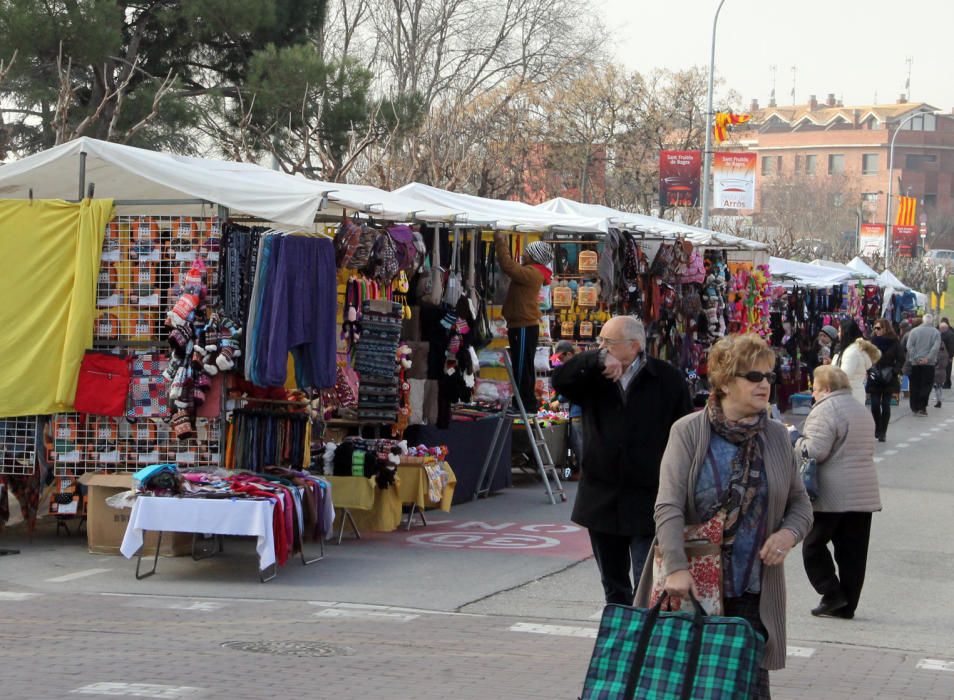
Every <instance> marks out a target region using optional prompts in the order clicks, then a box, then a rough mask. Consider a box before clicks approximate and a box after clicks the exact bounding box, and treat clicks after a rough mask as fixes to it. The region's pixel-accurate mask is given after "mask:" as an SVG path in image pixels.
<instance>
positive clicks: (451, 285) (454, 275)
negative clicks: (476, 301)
mask: <svg viewBox="0 0 954 700" xmlns="http://www.w3.org/2000/svg"><path fill="white" fill-rule="evenodd" d="M459 235H460V234H459V233H458V231H457V229H456V228H455V229H454V247H453V252H452V253H451V264H450V269H449V270H448V272H447V285H446V286H445V287H444V305H445V306H449V307H451V308H457V302H458V301H460V297H461V295H462V294H463V293H464V290H463V289H462V288H461V281H460V238H459Z"/></svg>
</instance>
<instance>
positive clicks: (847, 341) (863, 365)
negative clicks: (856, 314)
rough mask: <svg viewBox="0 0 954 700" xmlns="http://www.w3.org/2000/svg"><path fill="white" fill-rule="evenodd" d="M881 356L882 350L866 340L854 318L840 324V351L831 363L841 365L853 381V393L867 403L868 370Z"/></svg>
mask: <svg viewBox="0 0 954 700" xmlns="http://www.w3.org/2000/svg"><path fill="white" fill-rule="evenodd" d="M880 357H881V351H880V350H878V348H877V347H875V346H874V345H872V344H871V343H869V342H868V341H867V340H865V338H864V336H863V335H862V333H861V328H859V327H858V324H857V323H855V321H854V319H851V318H846V319H845V320H843V321H842V322H841V325H839V326H838V352H837V353H836V355H835V356H834V357H833V358H832V360H831V363H832V364H833V365H834V366H836V367H840V368H841V370H842V371H843V372H844V373H845V374H847V375H848V379H849V381H850V382H851V393H852V394H853V395H854V397H855V398H856V399H857V400H858V401H859V402H860V403H861V405H862V406H864V405H865V382H866V381H867V379H868V370H869V369H871V366H872V365H873V364H874V363H875V362H877V361H878V359H879V358H880Z"/></svg>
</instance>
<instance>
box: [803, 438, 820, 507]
mask: <svg viewBox="0 0 954 700" xmlns="http://www.w3.org/2000/svg"><path fill="white" fill-rule="evenodd" d="M798 473H799V474H801V475H802V483H803V484H805V491H806V493H808V498H809V499H811V500H812V501H814V500H815V499H816V498H818V462H817V461H816V460H815V458H814V457H809V456H808V448H807V447H803V448H802V461H801V463H799V465H798Z"/></svg>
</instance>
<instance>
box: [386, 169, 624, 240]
mask: <svg viewBox="0 0 954 700" xmlns="http://www.w3.org/2000/svg"><path fill="white" fill-rule="evenodd" d="M393 194H395V195H400V196H402V197H403V196H409V197H411V198H412V199H415V200H418V201H421V202H426V203H427V204H429V205H432V206H438V207H443V208H445V209H451V210H454V211H457V212H462V216H461V217H460V219H459V222H460V223H469V224H476V225H486V226H488V227H489V228H493V229H499V230H516V231H567V232H579V233H606V231H607V225H606V217H605V216H602V215H596V216H580V215H576V214H560V213H554V212H547V211H544V210H541V209H538V208H536V207H532V206H530V205H529V204H525V203H523V202H513V201H510V200H505V199H488V198H486V197H476V196H474V195H470V194H460V193H457V192H449V191H447V190H442V189H440V188H437V187H432V186H430V185H424V184H421V183H419V182H412V183H409V184H407V185H404V187H400V188H398V189H396V190H394V193H393Z"/></svg>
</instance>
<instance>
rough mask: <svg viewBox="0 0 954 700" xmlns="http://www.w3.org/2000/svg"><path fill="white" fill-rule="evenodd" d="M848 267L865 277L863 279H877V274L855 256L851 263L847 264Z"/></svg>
mask: <svg viewBox="0 0 954 700" xmlns="http://www.w3.org/2000/svg"><path fill="white" fill-rule="evenodd" d="M848 267H850V268H851V269H852V270H855V271H857V272H860V273H862V274H864V275H866V277H865V279H873V280H877V279H878V272H877V271H876V270H875V269H874V268H873V267H871V266H870V265H869V264H868V263H866V262H865V261H864V260H862V259H861V258H860V257H858V256H857V255H856V256H855V257H854V258H852V259H851V261H850V262H849V263H848Z"/></svg>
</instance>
